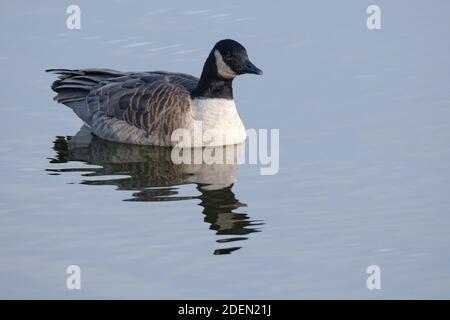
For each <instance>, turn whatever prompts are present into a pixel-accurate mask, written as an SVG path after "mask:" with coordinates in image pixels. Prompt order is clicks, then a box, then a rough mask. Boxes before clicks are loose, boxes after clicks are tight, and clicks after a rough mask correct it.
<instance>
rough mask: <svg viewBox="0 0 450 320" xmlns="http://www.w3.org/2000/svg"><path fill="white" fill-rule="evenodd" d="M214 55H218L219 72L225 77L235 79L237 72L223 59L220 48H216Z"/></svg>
mask: <svg viewBox="0 0 450 320" xmlns="http://www.w3.org/2000/svg"><path fill="white" fill-rule="evenodd" d="M214 56H215V57H216V65H217V72H218V74H219V75H220V76H221V77H222V78H225V79H233V78H234V77H236V76H237V74H236V73H235V72H234V71H233V70H232V69H231V68H230V66H228V65H227V64H226V62H225V61H223V58H222V55H221V54H220V52H219V51H218V50H214Z"/></svg>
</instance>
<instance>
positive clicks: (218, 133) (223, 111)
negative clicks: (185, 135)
mask: <svg viewBox="0 0 450 320" xmlns="http://www.w3.org/2000/svg"><path fill="white" fill-rule="evenodd" d="M192 111H193V118H194V133H195V137H194V141H195V142H194V143H195V145H199V144H200V143H201V144H202V145H203V146H205V145H209V146H220V145H229V144H237V143H241V142H243V141H245V138H246V132H245V127H244V124H243V123H242V120H241V117H240V116H239V113H238V112H237V109H236V105H235V104H234V100H229V99H217V98H214V99H201V98H200V99H194V100H193V101H192ZM200 132H201V136H202V137H201V142H200V138H199V137H198V134H199V133H200Z"/></svg>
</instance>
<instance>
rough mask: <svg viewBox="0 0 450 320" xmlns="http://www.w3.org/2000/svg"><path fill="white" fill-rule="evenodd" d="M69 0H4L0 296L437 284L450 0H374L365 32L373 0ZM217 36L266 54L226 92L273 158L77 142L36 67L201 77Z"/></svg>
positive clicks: (444, 265) (377, 293)
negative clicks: (77, 23) (72, 14)
mask: <svg viewBox="0 0 450 320" xmlns="http://www.w3.org/2000/svg"><path fill="white" fill-rule="evenodd" d="M69 4H72V2H69V1H58V3H55V2H50V1H39V2H32V1H15V2H9V3H2V4H0V9H1V10H0V30H1V31H0V44H1V50H0V73H1V78H0V79H1V80H0V88H1V89H0V90H1V99H0V146H1V150H2V151H1V157H0V179H1V182H2V183H1V186H0V298H67V299H73V298H159V299H163V298H191V299H193V298H272V299H282V298H287V299H291V298H344V299H347V298H369V299H372V298H449V297H450V197H449V194H450V161H449V160H450V148H449V143H450V90H449V88H450V56H449V55H448V52H449V49H450V36H449V33H450V20H449V19H448V12H449V10H450V3H448V2H446V1H434V2H433V3H426V2H423V1H395V2H393V1H377V3H376V4H378V5H379V6H380V7H381V12H382V14H381V19H382V28H381V30H372V31H370V30H368V29H367V27H366V18H367V16H368V15H367V14H366V8H367V6H368V5H369V4H372V2H369V1H356V0H355V1H339V2H337V1H335V2H332V1H309V2H306V1H305V2H294V1H292V2H290V3H284V4H280V3H278V2H273V1H270V2H269V1H267V2H262V1H258V2H254V3H251V2H245V3H242V2H240V1H227V2H218V3H212V2H210V1H198V2H195V3H189V4H188V3H187V2H184V1H126V0H123V1H96V2H92V1H77V4H78V5H79V6H80V7H81V17H82V18H81V21H82V22H81V30H68V29H67V28H66V25H65V20H66V18H67V16H68V15H67V14H66V8H67V6H68V5H69ZM223 38H233V39H236V40H238V41H239V42H241V43H242V44H243V45H244V46H246V48H247V50H248V53H249V56H250V58H251V59H252V61H253V62H254V63H255V64H256V65H257V66H258V67H260V68H261V69H263V70H264V75H263V76H262V77H256V76H242V77H240V78H239V79H237V80H236V81H235V84H234V93H235V100H236V104H237V106H238V109H239V112H240V114H241V117H242V119H243V121H244V123H245V125H246V127H247V128H256V129H259V128H266V129H279V130H280V169H279V172H278V173H277V174H276V175H272V176H270V175H269V176H263V175H261V174H260V167H261V166H260V165H250V164H244V165H241V166H240V167H239V168H237V167H228V168H224V167H219V168H194V170H196V171H195V172H196V174H186V172H188V173H189V172H191V171H192V168H179V167H174V166H173V165H172V164H171V163H170V159H169V160H168V158H167V155H166V154H165V153H164V152H163V151H161V150H160V149H158V148H156V149H154V148H141V147H133V146H124V145H118V144H114V143H107V142H105V141H102V140H100V139H97V138H93V139H92V140H91V141H88V143H87V144H86V143H85V144H83V143H81V144H76V143H75V142H76V141H78V140H77V139H78V138H74V136H75V137H80V135H78V136H76V135H77V133H78V132H79V130H80V128H81V126H82V122H81V121H80V120H79V119H77V118H76V116H75V115H74V114H73V113H72V111H71V110H69V109H68V108H66V107H64V106H62V105H58V104H56V102H54V101H52V97H53V95H54V94H53V92H51V90H50V84H51V82H52V80H53V79H54V77H53V76H52V75H49V74H45V73H44V72H43V70H44V69H46V68H52V67H62V68H86V67H104V68H111V69H118V70H124V71H132V70H137V71H139V70H169V71H180V72H185V73H190V74H193V75H196V76H198V75H199V73H200V71H201V68H202V65H203V62H204V60H205V57H206V56H207V54H208V53H209V51H210V50H211V48H212V46H213V44H214V43H215V42H216V41H218V40H220V39H223ZM74 141H75V142H74ZM190 170H191V171H190ZM191 173H192V172H191ZM234 180H236V181H235V182H234V184H232V185H231V184H230V181H234ZM72 264H75V265H78V266H80V268H81V270H82V277H81V279H82V289H81V290H67V288H66V278H67V276H68V275H67V274H66V268H67V266H69V265H72ZM369 265H378V266H379V267H380V269H381V287H382V288H381V290H368V289H367V287H366V280H367V278H368V277H369V275H368V274H366V268H367V267H368V266H369Z"/></svg>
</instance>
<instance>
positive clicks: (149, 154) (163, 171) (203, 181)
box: [47, 126, 263, 255]
mask: <svg viewBox="0 0 450 320" xmlns="http://www.w3.org/2000/svg"><path fill="white" fill-rule="evenodd" d="M218 148H221V149H222V152H223V153H224V154H225V156H226V154H227V153H228V154H229V150H230V148H232V149H233V152H234V160H233V161H232V162H231V164H228V163H230V162H228V161H227V162H226V163H227V164H206V163H204V162H200V163H199V164H175V163H174V162H173V161H172V159H171V150H172V149H170V148H164V147H149V146H137V145H128V144H120V143H115V142H109V141H105V140H102V139H100V138H98V137H96V136H94V135H92V133H91V131H90V129H89V128H88V127H86V126H84V127H82V128H81V129H80V131H79V132H78V133H77V134H76V135H75V136H73V137H56V140H55V141H54V145H53V149H54V150H55V152H56V155H55V156H54V157H53V158H49V160H50V163H54V164H56V163H70V162H73V161H79V162H84V163H87V164H91V165H97V166H99V167H95V168H91V167H90V168H82V167H69V168H67V167H65V168H49V169H47V171H48V172H49V174H62V173H64V172H80V173H82V176H84V177H90V179H89V180H83V181H81V182H80V183H81V184H85V185H98V186H101V185H113V186H116V187H117V190H128V191H134V192H133V194H132V197H131V198H128V199H124V201H152V202H156V201H182V200H190V199H199V200H200V203H199V206H201V207H202V208H203V209H202V213H203V215H204V221H205V222H206V223H208V224H209V226H210V227H209V228H210V229H211V230H215V231H216V234H217V235H219V236H228V237H225V238H223V237H221V239H219V240H217V242H218V243H220V244H221V245H223V244H225V246H226V247H225V248H218V249H216V250H215V251H214V254H216V255H220V254H229V253H231V252H233V251H235V250H238V249H240V248H241V247H240V246H237V245H230V243H235V241H242V240H246V239H248V238H247V236H248V235H249V234H251V233H254V232H258V231H260V226H261V225H262V224H263V222H262V221H256V220H251V219H250V217H249V216H248V215H247V214H246V213H245V212H241V208H243V207H246V206H247V205H246V204H245V203H243V202H240V201H239V200H238V199H237V198H236V196H235V194H234V192H233V191H232V188H233V183H234V181H235V176H236V172H237V170H238V168H239V165H238V163H237V158H238V155H239V153H240V152H242V151H243V148H244V146H243V145H236V146H229V147H217V148H214V149H218ZM214 151H215V152H217V150H214ZM233 152H232V153H231V154H233ZM192 153H193V154H194V152H192ZM114 176H121V177H114ZM122 176H126V177H122ZM95 177H98V179H95ZM105 177H107V178H106V179H105ZM92 178H93V179H92ZM184 184H196V189H197V190H198V191H199V193H200V195H188V196H185V195H183V196H182V195H179V192H178V186H180V185H184Z"/></svg>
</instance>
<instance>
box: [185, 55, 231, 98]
mask: <svg viewBox="0 0 450 320" xmlns="http://www.w3.org/2000/svg"><path fill="white" fill-rule="evenodd" d="M232 83H233V79H223V78H221V77H219V76H218V74H217V67H216V60H215V57H214V55H213V54H212V53H211V54H210V55H209V57H208V59H206V62H205V65H204V66H203V72H202V75H201V77H200V80H199V81H198V84H197V87H196V88H195V89H194V90H193V91H192V92H191V96H192V98H222V99H231V100H232V99H233V87H232Z"/></svg>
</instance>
